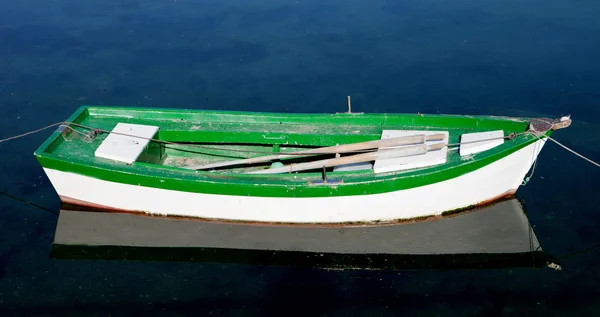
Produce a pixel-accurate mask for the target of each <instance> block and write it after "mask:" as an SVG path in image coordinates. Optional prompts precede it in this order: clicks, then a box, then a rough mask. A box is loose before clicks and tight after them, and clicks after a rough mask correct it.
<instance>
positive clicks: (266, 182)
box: [35, 106, 551, 197]
mask: <svg viewBox="0 0 600 317" xmlns="http://www.w3.org/2000/svg"><path fill="white" fill-rule="evenodd" d="M111 108H114V107H111ZM130 109H136V110H140V108H130ZM171 111H179V112H181V111H182V110H178V109H171ZM236 113H238V112H236ZM88 115H89V108H88V107H87V106H81V107H80V108H79V109H78V110H77V111H76V112H74V113H73V114H72V115H71V116H70V117H69V118H68V119H67V120H66V121H67V122H76V121H78V120H79V121H81V120H83V119H84V116H88ZM398 115H400V114H398ZM468 117H469V118H472V119H476V118H474V117H472V116H468ZM485 118H488V119H489V116H486V117H485ZM494 120H500V119H497V118H495V119H494ZM550 133H551V131H548V134H550ZM60 136H61V133H60V132H58V131H55V132H54V133H53V134H52V135H51V136H50V137H49V138H48V139H47V140H46V141H45V142H44V143H43V144H42V145H41V146H40V147H39V148H38V150H37V151H36V152H35V154H36V156H37V157H38V160H39V161H40V163H41V165H42V166H43V167H48V168H51V169H52V168H54V169H57V170H62V171H68V172H73V173H78V174H82V175H87V176H91V177H97V178H99V179H104V180H107V181H115V180H114V179H113V178H112V177H114V176H115V175H118V176H119V177H118V178H120V179H121V180H122V179H123V178H124V177H125V176H133V178H134V179H138V180H140V179H141V180H144V183H145V184H144V185H143V186H148V187H154V188H163V189H174V188H172V187H173V186H172V185H170V186H166V185H165V187H163V186H161V185H158V186H157V180H162V182H165V181H167V182H168V183H169V184H173V183H185V184H187V189H174V190H181V191H186V192H197V193H213V191H214V190H210V191H208V192H207V191H206V190H198V189H195V188H191V187H193V185H191V184H189V183H190V182H192V183H196V184H197V185H198V186H199V187H203V188H204V189H207V188H206V186H207V185H222V186H239V187H240V188H238V190H237V191H238V193H237V194H232V195H242V193H241V192H244V190H243V188H246V189H249V187H248V186H251V187H252V186H260V187H267V189H265V190H264V191H263V193H265V192H267V194H258V195H251V194H245V195H244V196H263V197H264V196H267V197H272V196H279V195H275V194H268V193H269V192H270V193H272V191H271V190H269V188H268V187H271V189H272V190H274V189H277V188H279V190H280V191H281V190H283V191H285V189H282V188H281V187H285V186H287V187H289V186H294V187H301V188H305V189H307V188H321V190H316V191H314V190H312V191H311V190H308V191H311V192H312V194H309V195H305V194H302V195H300V197H320V196H322V194H319V195H315V194H314V193H322V192H323V188H325V190H328V189H327V188H333V189H335V191H337V187H338V186H340V187H348V186H352V185H356V186H360V185H363V186H368V185H376V184H377V183H380V184H381V183H389V184H390V185H382V186H379V187H380V188H379V190H377V191H376V193H383V192H391V191H395V190H401V189H407V188H414V187H419V186H425V185H429V184H433V183H436V182H439V181H444V180H446V179H451V178H454V177H457V176H460V175H463V174H465V173H468V172H472V171H475V170H477V169H479V168H481V167H483V166H485V165H488V164H490V163H492V162H495V161H497V160H499V159H501V158H503V157H506V156H508V155H510V154H512V153H514V152H516V151H517V150H519V149H521V148H524V147H526V146H528V145H530V144H532V143H534V142H536V141H537V138H535V137H531V138H529V139H527V140H522V141H521V142H520V143H519V144H515V145H513V146H506V148H505V149H502V150H501V151H496V152H495V153H492V154H487V155H486V156H483V157H482V158H481V159H478V158H477V154H475V155H474V156H473V158H474V159H473V160H465V161H464V163H462V164H454V165H452V166H445V167H440V166H436V167H437V168H436V167H429V168H420V169H415V170H412V171H409V172H406V171H401V172H398V171H397V172H387V173H381V174H374V173H372V171H371V170H369V171H348V172H336V173H335V174H334V175H336V177H335V178H340V179H344V182H342V183H339V182H330V183H326V182H318V183H311V182H308V181H306V179H307V178H310V177H314V180H315V181H316V180H318V179H320V176H321V173H320V172H314V173H313V172H310V173H302V174H295V173H290V174H277V175H275V176H274V175H249V174H232V173H229V174H228V173H218V172H217V173H213V172H209V171H194V170H188V169H182V168H180V167H175V166H165V165H156V164H149V163H142V162H136V163H135V165H133V166H134V168H133V169H132V168H131V167H132V165H124V164H123V165H122V166H121V165H120V164H119V165H116V164H89V163H90V162H89V161H86V160H80V159H77V158H68V159H65V158H62V157H58V156H56V155H53V154H52V153H47V152H45V151H46V149H48V148H49V147H50V146H51V145H52V144H53V143H54V142H55V141H56V140H57V139H58V138H60ZM505 144H506V143H505ZM481 155H483V154H481ZM48 163H50V164H48ZM56 166H59V167H60V168H55V167H56ZM167 174H170V175H167ZM92 175H93V176H92ZM107 175H108V176H107ZM110 175H112V177H109V176H110ZM295 175H301V176H302V177H299V180H297V181H295V179H294V176H295ZM417 176H418V177H417ZM332 178H333V177H332ZM410 178H413V179H414V178H419V179H420V178H427V179H428V180H431V181H424V182H419V181H410ZM405 180H409V181H408V183H416V185H415V186H405V184H400V185H403V186H400V187H401V188H399V187H398V186H397V185H398V182H403V181H405ZM121 183H129V184H133V183H136V184H137V182H133V181H132V182H121ZM419 183H421V184H419ZM202 184H203V185H202ZM138 185H139V184H138ZM364 188H366V187H364ZM382 188H383V189H382ZM261 190H262V189H259V190H258V191H256V190H255V191H254V192H255V193H256V192H261ZM216 191H218V190H216ZM251 191H252V190H251ZM353 192H357V190H353ZM365 193H366V192H365ZM330 194H332V193H330ZM359 194H361V193H353V194H335V195H334V196H347V195H359ZM290 195H292V197H297V196H294V194H293V193H292V194H290Z"/></svg>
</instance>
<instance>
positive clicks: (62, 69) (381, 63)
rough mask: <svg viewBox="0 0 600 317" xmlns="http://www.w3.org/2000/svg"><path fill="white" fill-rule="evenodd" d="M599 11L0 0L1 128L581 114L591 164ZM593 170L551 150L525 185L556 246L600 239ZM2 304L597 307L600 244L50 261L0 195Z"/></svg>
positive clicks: (50, 218) (409, 2) (17, 177)
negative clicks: (514, 254) (436, 253)
mask: <svg viewBox="0 0 600 317" xmlns="http://www.w3.org/2000/svg"><path fill="white" fill-rule="evenodd" d="M598 16H600V2H598V1H595V0H582V1H557V0H544V1H541V0H531V1H516V0H506V1H468V0H459V1H441V0H420V1H413V0H398V1H392V0H371V1H357V0H347V1H340V0H293V1H287V0H282V1H274V0H262V1H252V0H249V1H239V0H220V1H216V0H215V1H209V0H205V1H201V0H177V1H173V0H164V1H158V0H151V1H138V0H118V1H99V0H88V1H74V0H54V1H41V0H22V1H2V2H0V111H1V112H0V113H1V116H0V138H3V137H7V136H10V135H13V134H17V133H21V132H24V131H27V130H31V129H34V128H37V127H40V126H44V125H46V124H50V123H53V122H56V121H60V120H63V119H65V118H66V117H67V116H69V115H70V114H71V113H72V112H73V111H74V110H75V109H76V108H77V107H78V106H79V105H81V104H104V105H139V106H156V107H177V108H204V109H225V110H250V111H283V112H336V111H345V110H346V104H345V103H346V96H347V95H351V96H352V101H353V110H354V111H357V112H359V111H361V112H417V111H420V112H422V113H451V114H491V115H513V116H518V115H527V116H547V117H558V116H561V115H564V114H569V113H570V114H572V115H573V119H574V123H573V125H572V126H571V127H570V128H568V129H566V130H561V131H559V132H558V133H556V134H555V135H556V138H557V139H558V140H560V141H561V142H563V143H564V144H566V145H567V146H571V147H573V148H575V149H576V150H578V151H580V152H581V153H584V154H585V155H587V156H589V157H591V158H594V159H595V160H600V150H599V149H600V137H598V135H600V106H599V105H600V63H599V62H598V56H600V20H599V19H598ZM49 133H50V132H49V131H48V132H45V133H41V134H37V135H33V136H29V137H27V138H23V139H20V140H17V141H12V142H9V143H3V144H0V151H1V153H2V164H0V190H2V191H3V192H6V193H9V194H11V195H14V196H18V197H22V198H25V199H27V200H29V201H32V202H34V203H36V204H39V205H43V206H45V207H48V208H52V209H54V210H57V209H58V208H59V202H58V197H57V195H56V193H55V192H54V190H53V189H52V187H51V186H50V184H49V183H48V180H47V178H46V176H45V175H44V174H43V171H42V169H41V168H40V166H39V165H38V163H37V161H36V160H35V159H34V157H33V155H32V153H33V152H34V150H35V149H36V148H37V147H38V146H39V145H40V144H41V142H43V140H44V139H45V138H46V137H47V136H48V135H49ZM599 176H600V174H599V170H598V169H597V168H595V167H593V166H592V165H591V164H588V163H586V162H584V161H582V160H580V159H577V158H575V157H574V156H573V155H571V154H568V153H567V152H565V151H563V150H561V149H560V148H559V147H558V146H556V145H554V144H551V143H548V145H547V146H546V147H545V148H544V150H543V151H542V154H541V156H540V161H539V164H538V166H537V169H536V172H535V174H534V177H533V178H532V180H531V182H530V183H529V184H528V185H527V186H525V187H523V188H521V190H520V191H519V197H520V198H522V199H523V200H524V201H525V202H526V204H527V209H528V211H529V217H530V221H531V223H532V224H533V226H534V229H535V232H536V234H537V235H538V239H539V240H540V243H541V245H542V246H543V247H544V249H545V250H546V251H547V252H550V253H551V254H554V255H556V256H561V255H564V254H569V253H572V252H574V251H576V250H579V249H582V248H585V247H589V246H592V245H596V244H598V243H600V231H599V230H598V226H599V225H600V214H599V212H600V207H599V206H600V195H599V194H600V185H599V181H598V179H599ZM0 209H1V213H0V313H2V315H6V316H13V315H35V316H40V315H74V316H82V315H99V316H104V315H108V314H111V315H123V316H130V315H148V314H151V313H157V312H160V313H163V314H173V315H187V314H192V313H198V314H201V315H207V314H208V313H212V314H213V315H239V316H254V315H261V316H262V315H267V314H277V315H281V314H288V315H289V314H290V313H291V314H292V315H293V314H299V315H303V316H307V315H326V316H345V315H349V316H352V315H369V316H372V315H377V316H397V315H399V314H407V315H413V316H414V315H416V314H421V315H427V316H432V315H435V316H438V315H441V316H447V315H452V316H453V315H461V316H472V315H482V316H518V315H524V314H528V315H536V316H554V315H569V316H571V315H579V316H581V315H588V316H597V315H598V314H599V312H598V311H599V310H600V309H599V306H600V304H599V302H598V300H597V298H598V297H599V296H600V276H599V274H598V273H600V265H599V262H600V250H598V249H593V250H591V251H589V252H587V253H584V254H580V255H577V256H573V257H570V258H568V259H564V260H563V261H562V265H563V270H562V271H554V270H551V269H505V270H485V271H454V272H447V271H434V272H431V271H426V272H425V271H424V272H421V271H407V272H369V271H366V272H363V271H353V272H346V271H324V270H316V269H314V270H313V269H298V268H283V267H255V266H250V265H230V264H197V263H193V264H190V263H161V262H155V263H143V262H123V261H90V260H79V261H72V260H56V259H50V258H49V254H48V252H49V250H50V246H51V242H52V239H53V235H54V229H55V225H56V217H55V216H54V215H52V214H49V213H46V212H43V211H41V210H39V209H37V208H35V207H32V206H30V205H27V204H24V203H21V202H18V201H15V200H13V199H10V198H7V197H5V196H0Z"/></svg>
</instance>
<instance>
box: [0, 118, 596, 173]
mask: <svg viewBox="0 0 600 317" xmlns="http://www.w3.org/2000/svg"><path fill="white" fill-rule="evenodd" d="M60 125H64V126H65V127H66V128H69V129H71V130H72V131H74V132H77V133H81V132H80V131H77V130H75V129H73V128H72V127H71V126H70V125H74V126H76V127H80V128H83V129H87V130H90V131H91V132H92V133H93V134H100V133H108V134H111V133H112V134H118V135H123V136H128V137H134V138H139V139H144V140H148V141H152V142H156V143H162V144H169V145H187V146H192V147H197V148H201V149H205V150H221V151H230V152H243V153H257V154H273V152H272V151H256V150H240V149H228V148H216V147H210V146H203V145H198V144H190V143H185V142H172V141H165V140H159V139H154V138H146V137H141V136H137V135H132V134H127V133H121V132H114V131H108V130H104V129H98V128H93V127H90V126H86V125H82V124H78V123H74V122H64V121H61V122H56V123H53V124H50V125H47V126H45V127H42V128H39V129H36V130H32V131H29V132H25V133H22V134H18V135H15V136H11V137H7V138H4V139H0V143H3V142H6V141H10V140H15V139H19V138H22V137H25V136H28V135H31V134H35V133H38V132H42V131H44V130H47V129H50V128H52V127H55V126H60ZM525 134H531V135H533V136H535V137H537V138H538V139H539V140H540V141H541V140H542V138H541V137H540V136H539V135H537V134H536V133H535V132H532V131H525V132H521V133H511V134H509V135H506V136H502V137H494V138H488V139H482V140H474V141H467V142H460V143H450V144H447V147H448V148H450V147H456V146H460V145H461V144H469V143H476V142H486V141H492V140H500V139H509V140H511V139H514V138H516V137H517V136H520V135H525ZM543 137H544V138H548V139H549V140H551V141H552V142H554V143H556V144H558V145H559V146H561V147H562V148H564V149H565V150H567V151H569V152H571V153H573V154H574V155H576V156H578V157H580V158H582V159H584V160H586V161H588V162H589V163H591V164H593V165H595V166H597V167H600V163H597V162H595V161H593V160H591V159H589V158H587V157H585V156H584V155H582V154H580V153H577V152H576V151H574V150H573V149H570V148H569V147H567V146H565V145H564V144H562V143H560V142H558V141H556V140H555V139H554V138H552V137H550V136H548V135H543ZM173 149H174V150H182V151H184V149H176V148H173ZM455 149H456V148H455ZM455 149H451V150H455ZM378 150H379V149H367V150H355V151H348V153H354V152H374V151H378ZM185 151H189V150H185ZM281 154H285V155H306V153H295V152H282V153H281Z"/></svg>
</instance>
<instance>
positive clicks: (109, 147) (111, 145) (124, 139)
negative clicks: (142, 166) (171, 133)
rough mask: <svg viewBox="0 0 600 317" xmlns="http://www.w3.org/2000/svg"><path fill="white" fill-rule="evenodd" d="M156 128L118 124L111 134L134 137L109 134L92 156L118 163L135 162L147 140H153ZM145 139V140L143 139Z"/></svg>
mask: <svg viewBox="0 0 600 317" xmlns="http://www.w3.org/2000/svg"><path fill="white" fill-rule="evenodd" d="M157 131H158V127H156V126H149V125H140V124H130V123H118V124H117V125H116V126H115V128H114V129H113V130H112V131H111V132H117V133H124V134H128V135H135V136H138V137H141V138H138V137H132V136H126V135H121V134H114V133H111V134H109V135H108V136H107V137H106V139H104V141H102V144H100V146H99V147H98V148H97V149H96V152H95V153H94V155H95V156H96V157H102V158H106V159H110V160H115V161H119V162H125V163H127V164H131V163H133V162H135V161H136V160H137V159H138V157H139V156H140V154H142V151H144V149H145V148H146V146H147V145H148V142H150V141H149V140H147V139H148V138H153V137H154V135H155V134H156V132H157ZM143 138H145V139H143Z"/></svg>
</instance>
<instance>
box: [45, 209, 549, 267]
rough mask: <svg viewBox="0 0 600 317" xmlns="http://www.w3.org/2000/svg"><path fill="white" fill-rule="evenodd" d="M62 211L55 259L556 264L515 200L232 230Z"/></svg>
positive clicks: (391, 264) (185, 222)
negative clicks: (433, 214) (441, 211)
mask: <svg viewBox="0 0 600 317" xmlns="http://www.w3.org/2000/svg"><path fill="white" fill-rule="evenodd" d="M63 208H64V209H63V210H61V213H60V217H59V220H58V224H57V228H56V235H55V240H54V244H53V248H52V253H51V256H52V257H54V258H67V259H74V258H80V259H121V260H149V261H199V262H221V263H248V264H255V265H289V266H312V267H322V268H330V269H383V270H396V269H465V268H468V269H474V268H475V269H476V268H482V269H483V268H502V267H543V266H546V265H548V264H550V265H551V266H554V265H555V264H553V259H552V258H551V257H550V256H549V255H548V254H546V253H545V252H543V250H542V248H541V246H540V244H539V242H538V240H537V238H536V236H535V234H534V232H533V231H532V229H531V226H530V225H529V221H528V219H527V217H526V214H525V212H524V210H523V207H522V205H521V203H520V202H519V201H518V200H517V199H516V198H512V199H508V200H503V201H500V202H497V203H494V204H491V205H487V206H485V207H481V208H478V209H474V210H469V211H465V212H461V213H458V214H455V215H452V216H446V217H443V218H439V219H436V220H427V221H421V222H413V223H402V224H391V225H390V224H387V225H380V226H356V227H335V226H321V227H316V226H315V227H308V226H305V227H294V226H285V225H281V226H277V225H271V226H265V225H256V224H232V223H217V222H206V221H198V220H186V219H173V218H165V217H151V216H140V215H134V214H128V213H116V212H98V211H81V210H69V209H66V208H70V206H63Z"/></svg>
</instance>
